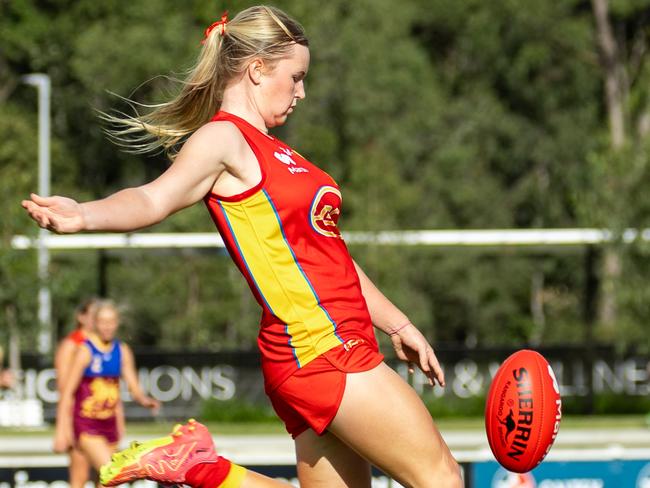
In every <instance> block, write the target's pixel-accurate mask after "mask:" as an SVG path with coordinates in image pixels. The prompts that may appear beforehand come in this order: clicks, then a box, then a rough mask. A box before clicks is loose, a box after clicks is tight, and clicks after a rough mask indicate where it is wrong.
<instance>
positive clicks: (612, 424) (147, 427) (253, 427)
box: [0, 415, 650, 438]
mask: <svg viewBox="0 0 650 488" xmlns="http://www.w3.org/2000/svg"><path fill="white" fill-rule="evenodd" d="M436 423H437V425H438V427H439V428H440V430H442V431H457V430H468V431H478V430H482V429H483V418H482V417H472V418H448V419H445V418H443V419H440V420H437V421H436ZM206 425H207V426H208V428H209V429H210V432H212V433H213V434H215V435H220V434H221V435H246V434H250V435H260V434H284V433H285V430H284V426H283V425H282V424H281V423H280V421H277V422H263V423H252V422H251V423H248V422H246V423H238V422H206ZM172 426H173V422H166V421H155V422H129V424H128V433H129V434H130V435H138V434H145V435H156V434H159V433H166V432H167V431H169V430H170V429H171V427H172ZM562 428H563V429H584V430H588V429H642V428H648V436H649V438H650V426H648V424H647V419H646V417H645V416H643V415H617V416H565V417H564V418H563V419H562ZM52 433H53V426H51V425H47V426H45V427H42V428H32V429H16V428H3V429H1V430H0V437H1V436H7V435H11V436H15V435H16V434H20V435H38V436H42V435H50V434H52Z"/></svg>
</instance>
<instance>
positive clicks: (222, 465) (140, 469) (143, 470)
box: [100, 420, 291, 488]
mask: <svg viewBox="0 0 650 488" xmlns="http://www.w3.org/2000/svg"><path fill="white" fill-rule="evenodd" d="M140 479H149V480H152V481H156V482H158V483H159V484H162V485H175V484H187V485H190V486H193V487H195V488H287V487H291V485H289V484H287V483H282V482H280V481H277V480H274V479H273V478H268V477H266V476H263V475H261V474H259V473H255V472H253V471H248V470H246V469H245V468H242V467H241V466H238V465H236V464H233V463H231V462H230V461H228V460H227V459H225V458H222V457H221V456H218V455H217V452H216V451H215V448H214V443H213V442H212V436H211V435H210V433H209V432H208V429H207V428H206V427H205V426H204V425H202V424H200V423H198V422H196V421H195V420H190V421H189V422H188V423H187V424H185V425H178V426H176V427H175V428H174V431H173V432H172V434H171V435H169V436H166V437H162V438H160V439H153V440H150V441H146V442H133V443H132V444H131V447H129V448H128V449H125V450H124V451H121V452H118V453H115V454H114V455H113V456H112V457H111V459H110V462H109V463H107V464H106V465H104V466H102V467H101V470H100V481H101V483H102V485H104V486H115V485H119V484H122V483H128V482H131V481H135V480H140Z"/></svg>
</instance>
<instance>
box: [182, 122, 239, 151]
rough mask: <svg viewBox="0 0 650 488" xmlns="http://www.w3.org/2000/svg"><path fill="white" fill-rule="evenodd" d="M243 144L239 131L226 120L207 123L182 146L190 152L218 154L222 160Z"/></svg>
mask: <svg viewBox="0 0 650 488" xmlns="http://www.w3.org/2000/svg"><path fill="white" fill-rule="evenodd" d="M243 142H245V141H244V138H243V136H242V135H241V132H239V129H237V127H236V126H235V125H234V124H233V123H232V122H228V121H226V120H219V121H214V122H208V123H207V124H205V125H203V126H201V127H200V128H199V129H197V130H196V131H195V132H194V133H193V134H192V135H191V136H190V138H189V139H188V140H187V142H186V143H185V145H184V148H185V147H188V146H189V147H188V149H191V150H194V149H196V150H199V151H202V152H207V153H208V154H215V153H217V154H219V155H220V156H222V157H223V158H224V159H227V156H230V155H231V153H232V151H233V150H237V149H238V148H239V146H240V145H241V143H243Z"/></svg>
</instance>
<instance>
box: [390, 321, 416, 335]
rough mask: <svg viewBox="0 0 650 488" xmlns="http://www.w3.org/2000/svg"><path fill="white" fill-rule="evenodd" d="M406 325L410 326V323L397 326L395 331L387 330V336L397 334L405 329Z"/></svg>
mask: <svg viewBox="0 0 650 488" xmlns="http://www.w3.org/2000/svg"><path fill="white" fill-rule="evenodd" d="M407 325H411V322H406V323H405V324H402V325H400V326H399V327H398V328H396V329H391V330H389V331H388V335H389V336H393V335H395V334H397V333H398V332H399V331H400V330H402V329H403V328H404V327H406V326H407Z"/></svg>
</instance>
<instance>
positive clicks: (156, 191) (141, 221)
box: [22, 122, 236, 234]
mask: <svg viewBox="0 0 650 488" xmlns="http://www.w3.org/2000/svg"><path fill="white" fill-rule="evenodd" d="M233 130H236V129H233V128H232V127H230V126H229V124H227V123H221V122H215V123H211V124H206V125H205V126H203V127H201V128H200V129H199V130H197V131H196V132H195V133H194V134H193V135H192V136H191V137H190V138H189V139H188V140H187V142H186V143H185V144H184V145H183V147H182V149H181V151H180V152H179V154H178V156H177V157H176V159H175V160H174V163H173V164H172V165H171V166H170V167H169V168H168V169H167V170H166V171H165V172H164V173H163V174H162V175H161V176H160V177H158V178H157V179H156V180H154V181H152V182H150V183H147V184H145V185H142V186H139V187H135V188H127V189H125V190H121V191H119V192H117V193H114V194H113V195H110V196H108V197H106V198H104V199H101V200H95V201H91V202H86V203H78V202H76V201H75V200H72V199H71V198H66V197H61V196H53V197H41V196H39V195H35V194H32V195H31V196H30V199H29V200H23V202H22V206H23V207H24V208H25V209H26V210H27V211H28V212H29V215H30V217H31V218H32V219H34V220H35V221H36V223H38V225H39V226H41V227H43V228H45V229H49V230H51V231H54V232H57V233H62V234H67V233H74V232H80V231H99V230H103V231H112V232H128V231H132V230H136V229H141V228H143V227H148V226H150V225H153V224H156V223H158V222H160V221H161V220H163V219H164V218H166V217H167V216H168V215H170V214H172V213H174V212H176V211H178V210H180V209H182V208H185V207H188V206H190V205H192V204H194V203H196V202H197V201H199V200H201V199H202V198H203V197H204V196H205V195H206V194H207V193H208V192H209V191H210V190H211V188H212V186H213V185H214V183H215V182H216V181H217V179H218V178H219V176H220V175H221V174H222V173H223V172H224V170H225V169H226V166H225V164H224V161H226V160H228V159H229V158H230V154H229V151H230V148H229V144H228V141H230V140H232V136H233V132H232V131H233Z"/></svg>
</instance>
